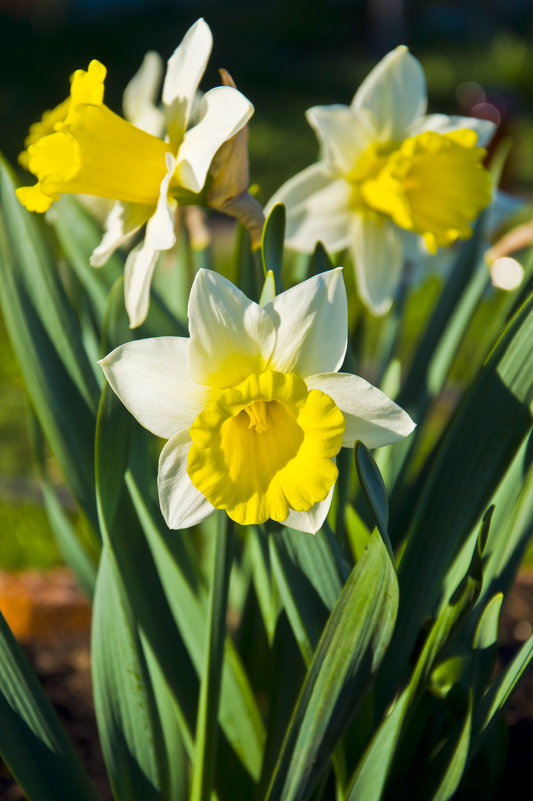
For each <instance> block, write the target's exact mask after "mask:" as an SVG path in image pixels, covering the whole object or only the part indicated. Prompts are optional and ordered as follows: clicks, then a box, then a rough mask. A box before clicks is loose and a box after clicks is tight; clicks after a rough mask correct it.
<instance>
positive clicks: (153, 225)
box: [124, 153, 176, 328]
mask: <svg viewBox="0 0 533 801" xmlns="http://www.w3.org/2000/svg"><path fill="white" fill-rule="evenodd" d="M166 159H167V166H168V171H167V174H166V175H165V177H164V178H163V180H162V182H161V193H160V196H159V200H158V202H157V208H156V210H155V212H154V214H153V215H152V217H150V219H149V220H148V224H147V226H146V233H145V237H144V242H142V243H141V244H140V245H138V246H137V247H136V248H134V249H133V250H132V251H131V253H130V254H129V256H128V258H127V259H126V265H125V268H124V302H125V305H126V310H127V312H128V317H129V318H130V328H137V326H139V325H141V323H143V322H144V320H145V319H146V315H147V314H148V306H149V302H150V284H151V282H152V275H153V272H154V268H155V265H156V262H157V258H158V256H159V253H160V252H161V251H162V250H169V249H170V248H171V247H173V245H174V243H175V242H176V235H175V233H174V208H175V206H176V203H175V201H170V202H169V200H168V197H167V191H168V184H169V181H170V179H171V177H172V174H173V172H174V165H175V161H174V158H173V157H172V156H171V154H170V153H167V156H166ZM171 204H172V205H171Z"/></svg>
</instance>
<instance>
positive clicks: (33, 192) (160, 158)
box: [17, 19, 253, 327]
mask: <svg viewBox="0 0 533 801" xmlns="http://www.w3.org/2000/svg"><path fill="white" fill-rule="evenodd" d="M212 41H213V40H212V35H211V31H210V29H209V27H208V25H207V24H206V22H205V21H204V20H203V19H199V20H198V21H197V22H196V23H195V24H194V25H193V26H192V27H191V28H190V30H189V31H188V32H187V33H186V35H185V37H184V38H183V40H182V42H181V44H180V45H179V47H178V48H177V49H176V50H175V52H174V53H173V55H172V56H171V57H170V59H169V61H168V67H167V72H166V76H165V80H164V83H163V95H162V102H163V112H164V116H165V125H166V131H167V138H166V140H165V141H163V140H162V139H161V138H159V135H160V131H156V132H157V134H158V135H156V136H154V135H153V133H152V132H151V131H154V126H155V127H156V128H157V126H158V124H159V119H158V117H157V114H154V113H153V111H152V113H150V117H149V118H147V117H146V112H150V108H149V106H150V102H149V98H150V95H151V93H152V91H153V86H154V81H155V80H156V77H157V76H156V75H155V74H154V73H155V71H156V70H157V67H155V65H153V66H152V67H151V68H150V67H149V68H148V69H145V71H144V72H143V73H141V78H140V80H141V82H142V81H145V82H146V83H147V86H143V92H141V94H140V95H138V97H141V95H142V99H144V100H146V98H148V100H147V102H144V103H143V104H142V108H140V107H137V108H132V109H130V111H131V113H132V114H133V116H134V117H135V116H136V115H137V114H138V115H139V117H138V119H139V124H140V125H141V126H142V125H144V127H145V128H147V129H148V130H143V129H142V127H138V126H137V125H134V124H132V123H131V122H127V121H126V120H124V119H123V118H122V117H119V116H118V115H117V114H115V113H114V112H112V111H111V110H110V109H109V108H108V107H107V106H106V105H104V103H103V96H104V79H105V76H106V69H105V67H104V66H103V64H101V63H100V62H98V61H92V62H91V63H90V64H89V68H88V70H87V71H85V70H77V71H76V72H75V73H74V75H73V76H72V79H71V91H70V96H69V98H67V100H65V101H64V102H63V103H61V104H60V105H59V106H58V107H57V108H56V109H54V110H53V111H51V112H47V113H46V114H45V115H43V119H42V120H41V122H39V123H36V124H35V125H34V126H32V129H30V134H29V136H28V138H27V140H26V143H25V144H26V148H27V149H26V151H25V152H24V154H22V159H21V160H22V162H23V163H24V165H25V166H27V167H28V169H29V171H30V172H32V173H33V174H34V175H35V176H36V177H37V184H35V185H34V186H31V187H22V188H20V189H19V190H17V195H18V197H19V200H20V201H21V202H22V203H23V205H24V206H26V208H27V209H29V210H30V211H38V212H45V211H47V209H48V208H49V207H50V205H51V204H52V203H53V201H54V200H57V199H59V197H60V195H61V194H63V193H80V194H87V195H95V196H97V197H107V198H111V199H113V200H116V201H118V203H117V204H116V205H115V207H114V208H113V209H112V211H111V213H110V215H109V218H108V221H107V230H106V233H105V235H104V238H103V240H102V242H101V244H100V245H99V246H98V248H96V250H95V251H94V253H93V256H92V259H91V264H92V265H93V266H99V265H101V264H104V263H105V261H107V259H108V258H109V256H110V255H111V253H112V252H113V251H114V250H115V249H116V248H117V247H118V246H119V245H120V244H121V243H122V242H124V241H125V239H126V238H127V237H129V236H130V235H131V234H132V233H133V232H135V231H138V230H139V229H140V228H141V227H142V226H143V225H145V224H146V232H145V237H144V241H143V242H142V243H141V244H140V245H138V246H137V247H135V248H134V249H133V250H132V251H131V253H130V254H129V256H128V259H127V261H126V269H125V290H124V291H125V302H126V309H127V311H128V315H129V318H130V325H131V327H135V326H138V325H140V323H142V322H143V320H144V319H145V317H146V314H147V311H148V302H149V292H150V282H151V278H152V274H153V270H154V267H155V263H156V260H157V257H158V255H159V253H160V252H161V251H162V250H168V249H169V248H171V247H172V246H173V245H174V243H175V234H174V211H175V208H176V205H177V204H178V203H180V202H183V203H197V202H199V201H201V197H199V193H201V192H202V190H203V188H204V184H205V181H206V177H207V174H208V170H209V167H210V165H211V162H212V160H213V157H214V155H215V153H216V152H217V151H218V150H219V148H220V147H221V146H222V145H223V144H224V142H226V141H227V140H228V139H230V138H231V137H233V136H234V135H235V133H236V132H237V131H239V130H240V129H241V128H242V127H243V126H244V125H245V124H246V123H247V121H248V119H249V118H250V116H251V115H252V113H253V106H252V104H251V103H250V102H249V101H248V100H247V99H246V98H245V97H244V95H242V94H241V93H240V92H239V91H238V90H236V89H234V88H233V87H230V86H217V87H215V88H214V89H211V90H210V91H208V92H206V93H205V95H203V97H202V99H201V102H200V104H199V108H198V109H197V113H195V117H194V120H192V119H191V115H192V111H193V105H194V103H195V99H196V92H197V88H198V84H199V82H200V79H201V77H202V75H203V73H204V71H205V67H206V64H207V61H208V59H209V55H210V53H211V48H212ZM137 89H138V87H137ZM135 92H136V90H135V87H134V89H133V90H132V93H133V94H135ZM130 94H131V93H130ZM130 100H131V101H132V102H130ZM132 103H133V99H132V97H130V98H129V99H128V98H126V105H128V104H129V106H131V105H132ZM133 105H135V104H134V103H133ZM151 105H152V110H153V109H154V108H155V107H154V106H153V103H152V104H151Z"/></svg>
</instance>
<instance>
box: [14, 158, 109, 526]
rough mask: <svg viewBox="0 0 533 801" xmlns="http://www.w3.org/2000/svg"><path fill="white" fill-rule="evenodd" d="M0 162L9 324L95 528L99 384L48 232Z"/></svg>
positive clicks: (55, 445) (47, 427)
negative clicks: (25, 205) (19, 197)
mask: <svg viewBox="0 0 533 801" xmlns="http://www.w3.org/2000/svg"><path fill="white" fill-rule="evenodd" d="M14 190H15V186H14V183H13V180H12V177H11V174H10V172H9V170H8V168H7V167H6V166H5V164H4V163H3V162H0V196H1V206H2V215H1V217H0V281H1V284H2V292H1V296H0V297H1V301H2V308H3V314H4V319H5V322H6V327H7V329H8V333H9V337H10V339H11V342H12V344H13V347H14V350H15V352H16V355H17V358H18V360H19V363H20V366H21V368H22V372H23V374H24V379H25V382H26V386H27V388H28V392H29V395H30V398H31V401H32V405H33V408H34V410H35V413H36V415H37V417H38V419H39V422H40V425H41V427H42V429H43V431H44V434H45V436H46V439H47V440H48V442H49V444H50V447H51V449H52V452H53V453H54V456H55V457H56V459H57V460H58V462H59V464H60V466H61V468H62V470H63V473H64V475H65V476H66V478H67V481H68V482H69V485H70V487H71V489H72V492H73V494H74V496H75V498H76V500H77V501H78V503H79V504H80V505H81V507H82V508H83V510H84V512H85V514H86V515H87V517H88V518H89V520H90V521H91V524H92V525H93V526H94V528H95V530H97V516H96V505H95V498H94V462H93V435H94V426H95V418H96V409H97V405H98V396H99V388H98V383H97V381H96V377H95V372H94V370H93V367H92V366H91V365H90V363H89V362H88V360H87V357H86V355H85V351H84V349H83V345H82V341H81V335H80V330H79V327H78V326H77V323H76V321H75V319H74V317H73V313H72V310H71V308H70V306H69V303H68V300H67V297H66V295H65V292H64V290H63V288H62V286H61V284H60V282H59V279H58V276H57V270H56V268H55V265H54V263H53V262H52V259H51V256H50V252H49V249H48V248H47V246H46V245H45V241H46V239H47V232H46V230H45V229H44V228H43V227H42V224H41V225H39V222H41V221H39V220H37V219H36V215H30V214H29V213H28V212H27V211H26V210H25V209H24V208H23V207H22V206H21V204H20V203H19V201H18V200H17V198H16V197H15V194H14Z"/></svg>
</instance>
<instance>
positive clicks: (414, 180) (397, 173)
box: [360, 128, 492, 253]
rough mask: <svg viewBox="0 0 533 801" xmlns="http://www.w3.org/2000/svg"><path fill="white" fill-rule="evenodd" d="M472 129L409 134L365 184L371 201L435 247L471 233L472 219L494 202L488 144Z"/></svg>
mask: <svg viewBox="0 0 533 801" xmlns="http://www.w3.org/2000/svg"><path fill="white" fill-rule="evenodd" d="M476 142H477V134H476V132H475V131H472V130H470V129H467V128H465V129H462V130H459V131H451V132H450V133H447V134H439V133H436V132H434V131H426V132H424V133H421V134H419V135H418V136H414V137H411V138H409V139H405V140H404V141H403V142H402V144H401V146H400V147H399V148H397V149H395V150H393V151H392V152H391V153H390V155H389V156H388V157H387V158H385V159H384V161H383V163H382V165H381V167H380V168H379V169H378V170H377V172H375V173H374V175H368V176H367V177H366V178H365V180H364V181H363V183H362V184H361V186H360V192H361V197H362V198H363V200H364V202H365V203H366V204H367V207H368V208H370V209H373V210H375V211H378V212H381V213H382V214H386V215H388V216H390V217H391V218H392V220H393V221H394V222H395V223H396V224H397V225H399V226H400V227H401V228H404V229H406V230H408V231H414V232H415V233H417V234H420V235H421V236H423V237H424V240H425V242H426V245H427V247H428V249H429V250H430V252H432V253H434V252H435V251H436V250H437V247H438V246H440V245H444V246H447V245H451V244H452V243H453V242H455V240H456V239H468V237H470V236H471V235H472V230H471V228H470V223H472V222H473V221H474V220H475V219H476V217H477V216H478V215H479V213H480V212H481V211H482V210H483V209H484V208H485V207H486V206H488V204H489V203H490V200H491V191H492V184H491V178H490V173H489V172H488V170H486V169H485V168H484V167H483V165H482V160H483V158H484V156H485V150H484V149H483V148H481V147H477V146H476Z"/></svg>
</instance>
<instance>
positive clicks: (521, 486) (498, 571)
mask: <svg viewBox="0 0 533 801" xmlns="http://www.w3.org/2000/svg"><path fill="white" fill-rule="evenodd" d="M532 494H533V434H530V435H529V437H528V439H527V440H525V441H524V443H523V445H522V447H521V448H520V450H519V451H518V453H517V455H516V457H515V459H514V461H513V463H512V465H511V467H510V468H509V470H508V471H507V474H506V475H505V478H504V479H503V481H502V483H501V484H500V486H499V487H498V491H497V492H496V494H495V496H494V504H495V507H496V508H495V512H494V522H493V525H492V526H491V533H490V539H489V544H488V548H487V551H488V556H487V559H486V564H485V565H484V568H483V575H484V585H483V594H482V597H485V596H486V597H489V596H490V595H492V594H494V592H498V591H499V592H504V593H506V592H508V590H509V588H510V587H511V584H512V582H513V581H514V578H515V575H516V571H517V570H518V567H519V565H520V563H521V561H522V558H523V555H524V550H525V548H526V547H527V544H528V543H529V541H530V539H531V535H532V533H533V506H532V504H531V500H530V499H531V497H532Z"/></svg>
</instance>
